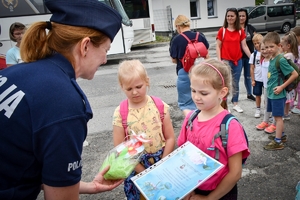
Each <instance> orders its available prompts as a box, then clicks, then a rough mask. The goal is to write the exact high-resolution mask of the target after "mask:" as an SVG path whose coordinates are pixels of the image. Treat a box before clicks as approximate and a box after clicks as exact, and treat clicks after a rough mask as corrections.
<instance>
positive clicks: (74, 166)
mask: <svg viewBox="0 0 300 200" xmlns="http://www.w3.org/2000/svg"><path fill="white" fill-rule="evenodd" d="M80 167H82V160H80V161H76V162H73V163H69V164H68V172H69V171H70V170H73V171H75V170H76V169H78V168H80Z"/></svg>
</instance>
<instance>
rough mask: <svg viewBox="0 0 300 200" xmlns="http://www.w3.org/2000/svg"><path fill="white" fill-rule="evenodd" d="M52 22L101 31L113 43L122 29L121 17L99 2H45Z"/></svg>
mask: <svg viewBox="0 0 300 200" xmlns="http://www.w3.org/2000/svg"><path fill="white" fill-rule="evenodd" d="M45 4H46V6H47V8H48V9H49V10H50V11H51V13H52V16H51V18H50V21H51V22H56V23H60V24H66V25H71V26H83V27H88V28H93V29H96V30H98V31H101V32H102V33H104V34H105V35H107V36H108V37H109V38H110V40H111V41H113V39H114V37H115V35H116V34H117V33H118V31H119V30H120V28H121V20H122V17H121V15H120V14H119V13H118V12H117V11H116V10H114V9H113V8H111V7H109V6H108V5H106V4H104V3H101V2H100V1H99V0H45Z"/></svg>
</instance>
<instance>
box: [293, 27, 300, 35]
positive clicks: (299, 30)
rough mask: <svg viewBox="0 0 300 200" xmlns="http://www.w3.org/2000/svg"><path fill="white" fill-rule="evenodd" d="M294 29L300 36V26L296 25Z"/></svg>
mask: <svg viewBox="0 0 300 200" xmlns="http://www.w3.org/2000/svg"><path fill="white" fill-rule="evenodd" d="M292 31H293V32H294V33H295V34H296V36H297V37H299V36H300V26H296V27H295V28H293V29H292Z"/></svg>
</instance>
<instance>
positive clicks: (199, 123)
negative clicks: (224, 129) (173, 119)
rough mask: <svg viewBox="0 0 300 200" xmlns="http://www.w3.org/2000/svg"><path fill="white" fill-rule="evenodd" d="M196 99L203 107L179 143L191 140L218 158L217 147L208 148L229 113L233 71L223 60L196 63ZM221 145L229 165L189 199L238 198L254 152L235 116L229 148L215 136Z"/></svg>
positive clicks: (192, 73) (193, 84)
mask: <svg viewBox="0 0 300 200" xmlns="http://www.w3.org/2000/svg"><path fill="white" fill-rule="evenodd" d="M190 79H191V91H192V99H193V101H194V103H195V104H196V106H197V108H198V109H199V110H201V112H200V113H199V114H198V116H197V117H196V118H195V120H194V121H193V124H192V127H193V129H192V130H190V129H187V128H186V126H185V124H186V123H187V120H188V119H189V116H190V115H191V113H190V114H188V115H187V117H186V118H185V120H184V122H183V124H184V125H183V126H182V129H181V132H180V135H179V137H178V141H177V143H178V146H181V145H182V144H184V143H185V142H186V141H190V142H191V143H193V144H194V145H196V146H197V147H198V148H199V149H201V150H202V151H204V152H205V153H207V154H208V155H210V156H211V157H213V158H215V152H216V151H215V150H208V148H209V147H210V146H211V144H212V139H213V137H214V136H215V134H217V133H218V132H219V131H220V124H221V122H222V120H223V118H224V117H225V116H226V115H227V114H228V113H229V112H228V111H227V110H226V109H227V103H226V98H227V96H228V94H229V88H231V71H230V68H229V67H228V66H226V65H225V64H224V63H223V62H221V61H217V60H214V59H209V60H206V61H204V62H202V63H200V64H199V65H196V66H194V67H193V68H192V69H191V71H190ZM214 142H215V148H218V149H219V157H220V158H219V162H221V163H223V164H224V165H225V167H224V168H223V169H222V170H220V171H219V172H217V173H216V174H215V175H213V176H212V177H211V178H210V179H208V180H207V181H206V182H204V183H203V184H201V185H200V186H199V187H198V188H197V189H196V190H195V191H193V192H192V193H190V194H189V195H188V196H187V197H185V199H202V198H205V196H209V197H206V198H209V199H230V200H235V199H237V182H238V180H239V179H240V178H241V175H242V159H244V158H247V157H248V156H249V155H250V152H249V149H248V145H247V141H246V138H245V136H244V131H243V127H242V125H241V124H240V123H239V122H238V121H237V120H231V121H230V123H229V127H228V140H227V148H226V149H224V147H223V146H222V141H221V139H220V138H217V139H215V140H214Z"/></svg>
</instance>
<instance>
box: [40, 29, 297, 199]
mask: <svg viewBox="0 0 300 200" xmlns="http://www.w3.org/2000/svg"><path fill="white" fill-rule="evenodd" d="M204 34H205V35H206V37H207V39H208V41H209V43H210V49H209V52H210V56H211V57H212V58H214V57H215V56H216V55H215V36H216V31H212V32H204ZM133 58H137V59H140V60H141V61H142V62H143V63H144V64H145V66H146V68H147V71H148V74H149V77H150V91H149V94H151V95H155V96H159V97H161V98H162V99H163V100H164V101H165V102H166V103H168V104H169V105H170V113H171V118H172V121H173V126H174V129H175V134H176V136H178V134H179V131H180V129H181V124H182V121H183V115H182V113H181V111H180V110H179V109H178V107H177V92H176V86H175V85H176V73H175V65H174V64H173V63H172V62H171V60H170V57H169V43H167V42H166V43H153V44H149V45H145V46H142V47H137V48H133V49H132V52H131V53H129V54H127V55H126V56H125V57H123V58H121V59H111V60H109V61H108V63H107V64H106V65H104V66H101V67H100V68H99V70H98V71H97V73H96V75H95V78H94V79H93V80H91V81H86V80H78V83H79V85H80V86H81V87H82V89H83V91H84V92H85V93H86V95H87V97H88V99H89V101H90V104H91V106H92V109H93V112H94V118H93V119H92V120H91V121H90V122H89V124H88V128H89V132H88V136H87V139H86V141H87V145H86V146H85V147H84V150H83V155H82V159H83V174H82V180H83V181H91V180H92V179H93V177H94V176H95V174H96V173H97V172H98V171H99V168H100V166H101V164H102V162H103V160H104V158H105V156H106V153H107V152H108V151H109V149H111V148H113V143H112V125H111V122H112V114H113V111H114V109H115V107H116V106H117V105H118V104H119V103H120V101H121V100H122V99H124V98H125V95H124V94H123V93H122V92H121V90H120V88H119V86H118V81H117V76H116V72H117V67H118V63H119V62H120V61H121V60H122V59H133ZM240 90H241V91H240V98H239V105H240V106H241V107H242V108H243V109H244V112H243V113H237V112H234V111H233V110H232V105H229V108H230V109H231V111H232V114H234V115H235V116H236V117H237V118H238V119H239V121H240V122H241V123H242V124H243V126H244V128H245V130H246V133H247V135H248V139H249V147H250V151H251V155H250V157H249V158H248V159H247V162H246V165H245V167H244V169H243V177H242V178H241V180H240V181H239V182H238V190H239V197H238V199H239V200H271V199H272V200H294V199H295V195H296V190H295V187H296V185H297V183H298V181H300V130H299V129H300V126H299V124H300V123H299V122H300V116H299V115H291V119H290V120H289V121H285V122H284V124H285V132H286V134H287V135H288V139H287V143H286V144H285V148H284V149H283V150H279V151H266V150H264V149H263V146H264V145H266V144H267V143H268V142H269V139H268V135H267V134H265V133H264V132H263V131H257V130H256V129H255V125H257V124H258V123H260V122H261V120H262V119H263V116H262V117H260V118H254V112H255V102H254V101H250V100H248V99H247V98H246V96H247V95H246V90H245V86H244V78H243V75H242V76H241V80H240ZM42 195H43V194H42V193H41V195H40V196H39V198H38V199H43V198H42ZM80 199H84V200H95V199H99V200H100V199H101V200H110V199H126V198H125V196H124V193H123V186H122V185H121V186H119V187H118V188H116V189H114V190H113V191H110V192H105V193H100V194H95V195H80Z"/></svg>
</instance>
